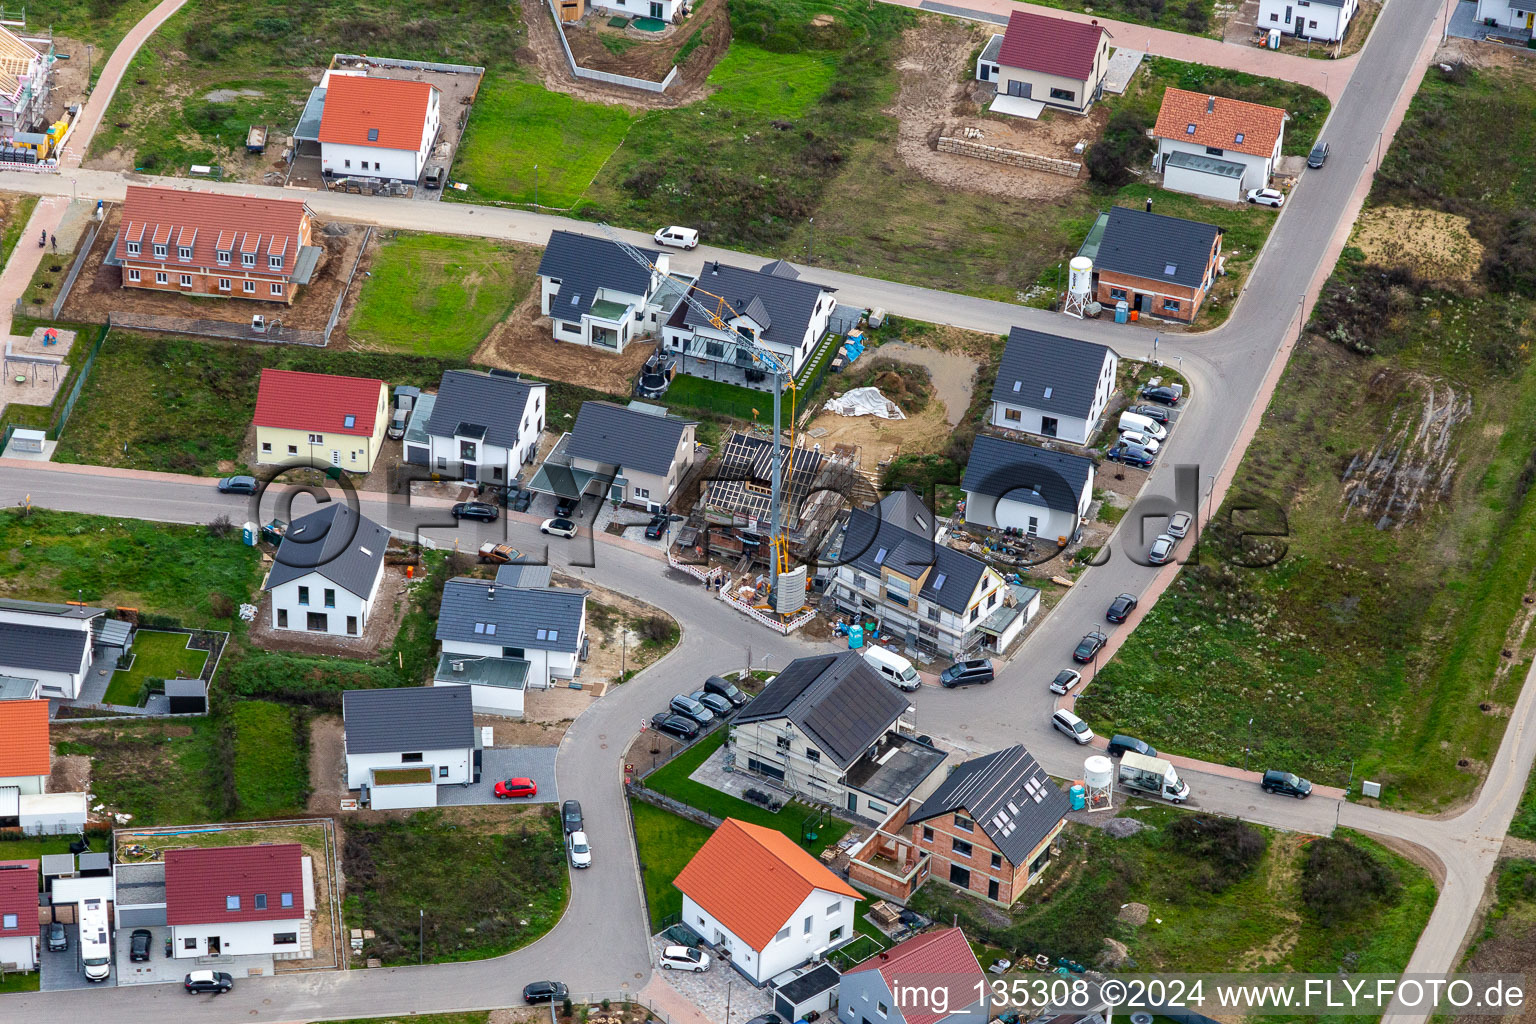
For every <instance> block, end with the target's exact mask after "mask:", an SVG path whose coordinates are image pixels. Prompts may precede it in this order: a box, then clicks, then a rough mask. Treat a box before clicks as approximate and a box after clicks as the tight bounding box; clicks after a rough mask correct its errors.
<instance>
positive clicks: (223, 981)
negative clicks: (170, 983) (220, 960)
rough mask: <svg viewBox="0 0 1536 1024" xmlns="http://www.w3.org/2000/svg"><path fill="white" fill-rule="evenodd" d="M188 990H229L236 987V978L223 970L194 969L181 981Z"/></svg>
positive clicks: (214, 991) (218, 991) (215, 991)
mask: <svg viewBox="0 0 1536 1024" xmlns="http://www.w3.org/2000/svg"><path fill="white" fill-rule="evenodd" d="M181 986H182V988H185V989H186V990H187V991H188V992H213V993H215V994H217V993H220V992H228V991H229V990H230V989H232V988H234V987H235V979H234V978H233V977H231V976H230V975H228V974H225V973H224V972H223V971H193V972H192V973H191V974H189V975H187V977H186V980H184V981H183V982H182V983H181Z"/></svg>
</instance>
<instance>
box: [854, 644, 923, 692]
mask: <svg viewBox="0 0 1536 1024" xmlns="http://www.w3.org/2000/svg"><path fill="white" fill-rule="evenodd" d="M864 660H865V661H866V662H867V663H868V664H869V667H870V668H872V669H874V670H875V671H876V672H878V673H880V678H881V679H884V680H886V681H887V682H889V683H890V684H891V685H892V686H894V687H896V688H897V689H898V690H906V691H907V692H908V693H911V692H912V691H914V690H917V689H920V688H921V687H922V685H923V680H922V679H921V678H920V677H919V676H918V674H917V669H915V668H913V667H912V663H911V662H910V661H908V660H907V659H906V658H903V657H902V656H901V655H899V654H893V653H891V652H890V651H888V650H886V649H885V648H883V647H866V648H864Z"/></svg>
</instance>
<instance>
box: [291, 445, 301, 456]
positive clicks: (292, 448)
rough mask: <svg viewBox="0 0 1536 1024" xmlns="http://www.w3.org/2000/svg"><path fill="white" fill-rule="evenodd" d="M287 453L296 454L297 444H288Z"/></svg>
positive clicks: (297, 451) (297, 450)
mask: <svg viewBox="0 0 1536 1024" xmlns="http://www.w3.org/2000/svg"><path fill="white" fill-rule="evenodd" d="M288 454H289V455H297V454H299V446H298V445H296V444H291V445H289V446H288Z"/></svg>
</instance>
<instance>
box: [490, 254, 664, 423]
mask: <svg viewBox="0 0 1536 1024" xmlns="http://www.w3.org/2000/svg"><path fill="white" fill-rule="evenodd" d="M655 351H656V346H655V345H654V344H653V343H651V342H649V341H635V342H631V343H630V344H629V345H628V346H626V347H625V349H624V351H623V352H620V353H612V352H608V351H607V350H605V349H599V348H592V347H589V346H587V345H568V344H566V343H564V342H560V341H556V340H555V339H554V335H553V334H552V333H551V330H550V321H549V318H548V317H546V316H542V315H540V313H539V288H538V284H537V280H535V284H534V288H533V291H532V293H531V294H530V295H529V296H528V297H527V298H526V299H524V300H523V301H522V302H520V303H518V305H517V308H516V309H514V310H513V311H512V315H511V316H509V317H507V319H505V320H503V321H502V322H501V323H499V324H497V325H496V326H495V327H493V328H492V329H491V333H490V334H489V335H487V336H486V339H485V340H484V341H482V342H481V343H480V347H479V348H478V349H476V350H475V358H474V362H475V363H477V364H479V365H482V366H490V367H495V368H497V369H502V370H518V371H521V372H523V373H531V374H533V375H534V376H536V377H542V378H544V379H546V380H563V381H565V382H567V383H569V384H580V385H582V386H583V387H589V388H596V389H597V390H599V391H607V392H609V393H610V394H615V395H627V394H629V393H630V391H631V389H632V388H633V387H634V383H635V378H636V377H638V376H639V375H640V367H641V366H642V365H644V363H645V361H646V359H648V358H650V356H651V354H652V353H653V352H655Z"/></svg>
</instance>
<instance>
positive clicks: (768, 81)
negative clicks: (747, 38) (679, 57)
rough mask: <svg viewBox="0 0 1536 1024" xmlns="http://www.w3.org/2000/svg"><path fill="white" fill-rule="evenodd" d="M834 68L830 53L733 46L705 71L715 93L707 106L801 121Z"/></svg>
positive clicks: (835, 59)
mask: <svg viewBox="0 0 1536 1024" xmlns="http://www.w3.org/2000/svg"><path fill="white" fill-rule="evenodd" d="M828 6H830V5H828ZM837 65H838V56H837V54H835V53H827V52H817V51H814V50H813V51H809V52H800V53H773V52H770V51H768V50H764V49H763V48H761V47H758V46H753V45H752V44H750V43H735V44H733V45H732V46H731V48H730V49H729V50H727V51H726V54H725V56H724V57H722V58H721V59H720V63H718V64H716V65H715V69H714V70H713V71H711V72H710V73H709V79H708V81H709V84H710V85H711V86H713V87H714V88H715V90H716V91H715V93H714V95H712V96H711V97H710V98H709V101H708V102H709V103H710V105H712V106H716V107H721V108H723V109H727V110H750V111H753V112H755V113H759V114H771V115H772V116H774V117H780V118H791V117H802V116H804V115H805V113H806V112H807V111H809V110H810V108H811V105H812V104H814V103H815V102H816V101H817V100H818V99H820V98H821V95H822V93H824V92H826V90H827V87H828V86H829V85H831V84H832V80H833V79H834V78H835V77H836V76H837Z"/></svg>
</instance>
